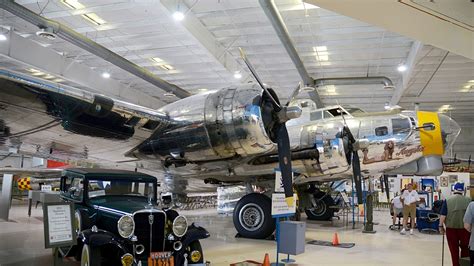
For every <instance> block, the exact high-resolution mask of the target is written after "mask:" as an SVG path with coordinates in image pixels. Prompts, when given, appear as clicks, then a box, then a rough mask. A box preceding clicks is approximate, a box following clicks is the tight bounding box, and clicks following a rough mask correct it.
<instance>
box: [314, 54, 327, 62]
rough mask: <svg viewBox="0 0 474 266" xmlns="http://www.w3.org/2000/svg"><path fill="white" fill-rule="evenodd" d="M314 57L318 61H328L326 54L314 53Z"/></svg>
mask: <svg viewBox="0 0 474 266" xmlns="http://www.w3.org/2000/svg"><path fill="white" fill-rule="evenodd" d="M316 59H317V60H318V61H328V60H329V56H328V55H327V54H326V55H319V54H317V55H316Z"/></svg>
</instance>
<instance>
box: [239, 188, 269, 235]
mask: <svg viewBox="0 0 474 266" xmlns="http://www.w3.org/2000/svg"><path fill="white" fill-rule="evenodd" d="M271 208H272V201H271V199H270V198H269V197H267V196H265V195H263V194H259V193H251V194H248V195H245V196H244V197H242V198H241V199H240V200H239V201H238V202H237V204H236V205H235V208H234V215H233V221H234V226H235V229H237V232H238V233H239V234H240V236H242V237H246V238H255V239H265V238H268V237H269V236H271V234H272V233H273V231H275V221H274V219H273V218H272V215H271Z"/></svg>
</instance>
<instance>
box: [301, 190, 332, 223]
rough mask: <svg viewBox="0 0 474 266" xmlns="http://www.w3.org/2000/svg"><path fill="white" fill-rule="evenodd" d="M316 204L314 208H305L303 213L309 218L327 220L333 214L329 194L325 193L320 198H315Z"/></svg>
mask: <svg viewBox="0 0 474 266" xmlns="http://www.w3.org/2000/svg"><path fill="white" fill-rule="evenodd" d="M316 202H317V203H318V206H316V208H311V209H306V210H305V213H306V216H307V217H308V219H309V220H316V221H327V220H330V219H331V218H332V217H333V216H334V209H331V208H329V207H330V206H334V205H335V204H334V200H333V198H332V197H331V196H329V195H325V196H324V197H323V198H322V199H316Z"/></svg>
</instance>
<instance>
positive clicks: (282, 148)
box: [277, 123, 293, 206]
mask: <svg viewBox="0 0 474 266" xmlns="http://www.w3.org/2000/svg"><path fill="white" fill-rule="evenodd" d="M277 145H278V159H279V164H280V171H281V177H282V181H283V189H284V190H285V200H286V203H287V204H288V206H293V174H292V169H291V150H290V138H289V136H288V130H287V129H286V125H285V123H282V124H279V125H278V129H277Z"/></svg>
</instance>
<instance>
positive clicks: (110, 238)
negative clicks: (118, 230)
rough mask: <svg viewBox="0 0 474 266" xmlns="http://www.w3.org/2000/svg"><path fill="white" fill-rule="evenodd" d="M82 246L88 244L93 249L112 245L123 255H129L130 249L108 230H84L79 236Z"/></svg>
mask: <svg viewBox="0 0 474 266" xmlns="http://www.w3.org/2000/svg"><path fill="white" fill-rule="evenodd" d="M79 241H80V242H81V243H82V244H87V245H89V246H91V247H102V246H105V245H112V246H115V247H116V248H117V249H119V250H120V251H121V252H122V254H125V253H129V251H128V249H127V248H126V247H125V245H124V244H123V243H122V241H121V240H119V239H117V237H116V236H115V235H114V234H113V233H111V232H109V231H106V230H101V229H98V230H97V231H96V232H94V231H92V230H91V229H87V230H83V231H82V232H80V233H79V235H78V242H79Z"/></svg>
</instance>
